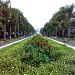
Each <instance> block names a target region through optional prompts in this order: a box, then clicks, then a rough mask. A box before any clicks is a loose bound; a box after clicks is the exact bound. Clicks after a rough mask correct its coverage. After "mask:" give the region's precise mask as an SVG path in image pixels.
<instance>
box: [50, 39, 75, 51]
mask: <svg viewBox="0 0 75 75" xmlns="http://www.w3.org/2000/svg"><path fill="white" fill-rule="evenodd" d="M49 39H51V40H53V41H55V42H57V43H60V44H64V45H66V46H67V47H70V48H72V49H74V50H75V46H73V45H70V44H68V43H66V42H60V41H57V40H54V39H52V38H49Z"/></svg>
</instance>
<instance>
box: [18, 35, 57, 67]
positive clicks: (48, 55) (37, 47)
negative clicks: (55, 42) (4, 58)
mask: <svg viewBox="0 0 75 75" xmlns="http://www.w3.org/2000/svg"><path fill="white" fill-rule="evenodd" d="M52 48H53V46H52V45H51V44H50V43H48V41H47V40H45V39H44V38H43V37H42V36H40V35H35V36H34V37H33V38H32V39H31V40H30V41H28V42H27V43H26V44H25V45H24V47H23V50H21V51H20V57H19V59H20V60H21V61H22V62H24V63H27V64H32V65H34V66H39V65H40V64H42V63H49V62H50V61H51V60H52V59H54V58H55V57H54V56H53V55H52V54H53V53H52V50H53V49H52ZM52 56H53V57H54V58H52ZM55 56H56V55H55Z"/></svg>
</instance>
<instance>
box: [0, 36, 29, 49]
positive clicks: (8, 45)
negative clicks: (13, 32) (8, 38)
mask: <svg viewBox="0 0 75 75" xmlns="http://www.w3.org/2000/svg"><path fill="white" fill-rule="evenodd" d="M27 38H28V37H27ZM27 38H24V39H21V40H18V41H15V42H12V43H9V44H7V45H4V46H1V47H0V49H2V48H4V47H7V46H10V45H12V44H15V43H17V42H20V41H23V40H25V39H27Z"/></svg>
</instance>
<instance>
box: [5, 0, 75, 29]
mask: <svg viewBox="0 0 75 75" xmlns="http://www.w3.org/2000/svg"><path fill="white" fill-rule="evenodd" d="M4 1H5V0H4ZM10 1H11V6H12V7H15V8H18V9H19V10H21V11H22V12H23V15H24V16H25V17H26V18H27V20H28V21H29V23H30V24H31V25H32V26H33V27H34V28H35V29H36V30H37V29H40V28H42V27H44V25H45V23H46V22H48V21H49V20H50V19H51V17H52V16H53V14H54V13H55V12H57V11H58V10H59V8H60V7H62V6H65V5H71V4H72V3H75V0H10Z"/></svg>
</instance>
